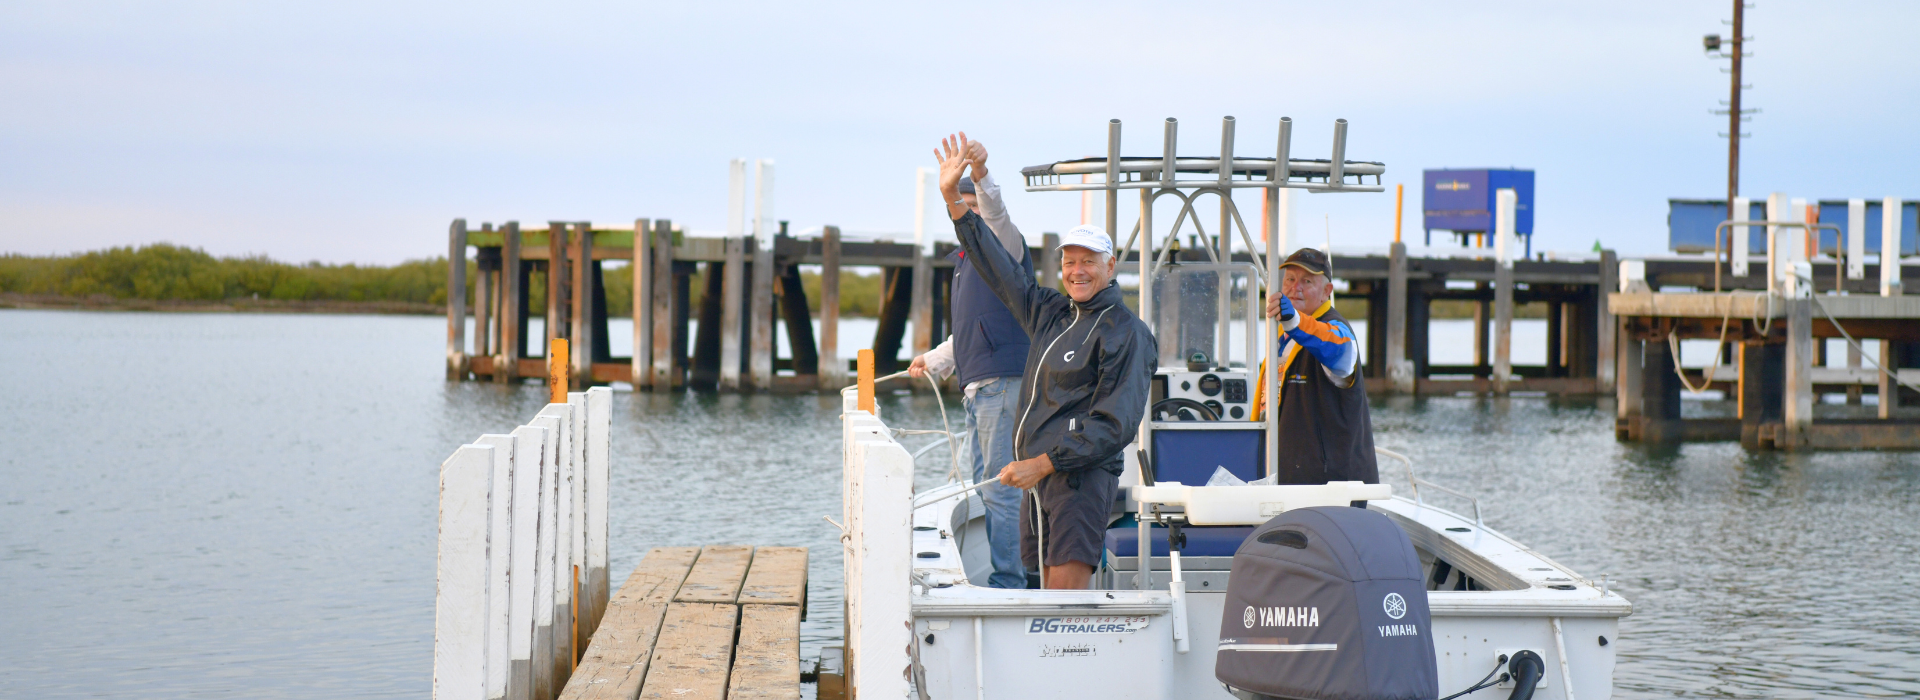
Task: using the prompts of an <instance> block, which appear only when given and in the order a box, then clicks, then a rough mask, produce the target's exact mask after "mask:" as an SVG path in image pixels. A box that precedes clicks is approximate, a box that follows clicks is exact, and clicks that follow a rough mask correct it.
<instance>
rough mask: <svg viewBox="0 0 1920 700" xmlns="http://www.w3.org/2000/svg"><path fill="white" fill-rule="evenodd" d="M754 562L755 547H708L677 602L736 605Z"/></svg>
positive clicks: (677, 595) (681, 586) (684, 585)
mask: <svg viewBox="0 0 1920 700" xmlns="http://www.w3.org/2000/svg"><path fill="white" fill-rule="evenodd" d="M752 562H753V548H752V547H747V546H740V545H707V546H705V547H702V548H700V559H699V561H696V562H694V563H693V570H692V571H691V572H689V573H688V574H687V580H686V582H684V583H681V584H680V591H679V593H677V594H676V595H674V597H673V602H676V603H726V604H729V605H731V604H733V602H734V601H735V600H736V599H737V598H738V597H739V595H740V583H741V582H742V581H743V580H745V579H746V577H747V567H748V565H749V564H751V563H752Z"/></svg>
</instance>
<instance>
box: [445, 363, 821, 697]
mask: <svg viewBox="0 0 1920 700" xmlns="http://www.w3.org/2000/svg"><path fill="white" fill-rule="evenodd" d="M556 357H558V355H557V354H556ZM562 376H564V375H562ZM555 386H558V387H560V388H559V389H558V390H557V392H556V393H557V395H558V398H560V399H561V401H557V402H555V403H553V404H550V405H548V406H547V407H546V408H544V409H541V411H540V412H539V413H538V414H537V415H536V416H535V417H534V419H533V420H531V421H529V422H528V423H527V424H526V425H523V426H520V427H518V428H516V429H514V430H513V431H511V432H510V433H505V434H493V435H483V436H480V437H479V438H478V439H476V440H475V441H474V442H473V443H472V444H469V445H464V446H462V447H460V448H459V449H457V450H455V451H454V453H453V455H452V456H451V457H449V458H448V459H447V460H446V462H445V463H444V464H442V465H441V469H440V515H439V544H438V554H437V557H436V567H435V587H434V644H433V696H434V697H435V698H437V699H440V700H495V699H498V698H505V699H507V700H554V699H555V698H568V699H569V700H572V699H576V698H577V699H580V700H585V699H588V698H595V699H599V698H619V699H621V700H632V699H633V698H668V699H675V700H678V699H682V698H691V699H699V698H711V699H712V700H721V699H723V698H733V699H735V700H758V699H767V700H797V698H799V697H800V681H801V669H800V621H801V620H802V619H804V617H805V615H806V604H807V550H806V548H804V547H751V546H736V545H713V546H707V547H663V548H658V549H654V550H652V551H650V552H648V553H647V555H646V556H645V558H643V559H642V560H641V562H640V564H639V565H638V566H637V567H635V568H634V571H633V574H632V575H631V576H629V577H627V580H626V583H625V584H623V585H621V586H620V588H619V590H618V591H613V590H611V589H610V588H609V586H608V572H607V558H608V557H607V553H608V548H609V542H608V538H607V523H608V519H607V503H608V501H607V489H608V485H609V477H610V473H611V469H610V455H609V442H608V428H609V425H610V423H611V415H612V412H611V408H612V391H611V390H610V389H607V388H605V387H598V388H594V389H590V390H588V391H586V392H567V391H566V389H565V387H566V385H565V384H564V383H556V384H555Z"/></svg>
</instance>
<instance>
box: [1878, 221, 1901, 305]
mask: <svg viewBox="0 0 1920 700" xmlns="http://www.w3.org/2000/svg"><path fill="white" fill-rule="evenodd" d="M1902 213H1903V212H1901V211H1900V198H1899V197H1888V198H1886V199H1884V200H1881V201H1880V296H1883V297H1893V296H1900V286H1901V280H1900V215H1901V214H1902Z"/></svg>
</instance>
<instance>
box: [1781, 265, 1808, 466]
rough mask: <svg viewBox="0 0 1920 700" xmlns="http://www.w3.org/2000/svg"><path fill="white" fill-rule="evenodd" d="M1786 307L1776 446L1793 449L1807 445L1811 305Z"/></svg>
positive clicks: (1795, 303)
mask: <svg viewBox="0 0 1920 700" xmlns="http://www.w3.org/2000/svg"><path fill="white" fill-rule="evenodd" d="M1786 304H1787V386H1786V397H1785V398H1786V400H1785V402H1784V404H1785V405H1784V406H1783V407H1782V408H1783V410H1782V411H1781V414H1782V416H1781V417H1782V419H1783V422H1784V423H1785V426H1784V427H1785V430H1784V431H1783V433H1782V434H1781V435H1780V436H1778V438H1777V439H1776V441H1775V445H1776V446H1780V447H1787V448H1793V447H1797V446H1799V445H1804V444H1806V442H1807V432H1808V429H1809V428H1811V427H1812V426H1813V398H1814V397H1813V357H1814V353H1813V343H1814V340H1813V301H1812V300H1811V299H1789V300H1787V301H1786Z"/></svg>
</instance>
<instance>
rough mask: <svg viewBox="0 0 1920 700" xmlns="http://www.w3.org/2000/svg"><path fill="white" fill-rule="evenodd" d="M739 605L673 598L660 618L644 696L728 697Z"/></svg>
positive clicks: (668, 699)
mask: <svg viewBox="0 0 1920 700" xmlns="http://www.w3.org/2000/svg"><path fill="white" fill-rule="evenodd" d="M739 610H740V608H739V606H736V605H733V604H730V603H673V604H671V605H669V606H667V615H666V619H665V621H664V622H662V623H661V628H660V637H659V642H658V643H657V644H656V645H655V647H654V650H653V659H652V661H651V662H650V663H649V664H648V669H647V678H646V683H645V684H644V685H643V686H642V687H641V690H640V697H641V698H646V699H656V698H657V699H660V700H725V698H726V695H727V676H728V672H729V671H730V670H731V668H732V665H733V628H734V623H735V622H736V620H737V618H738V615H739Z"/></svg>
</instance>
